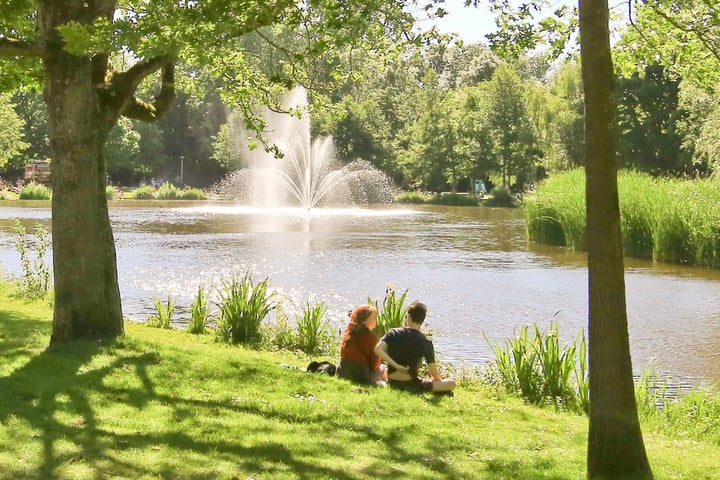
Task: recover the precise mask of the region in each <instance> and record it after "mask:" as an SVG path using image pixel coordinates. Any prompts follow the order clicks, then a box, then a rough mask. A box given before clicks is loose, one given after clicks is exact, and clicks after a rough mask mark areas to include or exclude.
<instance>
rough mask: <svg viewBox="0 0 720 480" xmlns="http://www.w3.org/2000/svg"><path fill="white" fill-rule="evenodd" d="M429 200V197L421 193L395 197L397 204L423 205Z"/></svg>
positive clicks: (405, 193) (404, 193) (402, 194)
mask: <svg viewBox="0 0 720 480" xmlns="http://www.w3.org/2000/svg"><path fill="white" fill-rule="evenodd" d="M427 199H428V196H427V195H425V194H424V193H421V192H403V193H401V194H400V195H398V196H397V197H395V201H396V202H397V203H408V204H422V203H425V202H426V201H427Z"/></svg>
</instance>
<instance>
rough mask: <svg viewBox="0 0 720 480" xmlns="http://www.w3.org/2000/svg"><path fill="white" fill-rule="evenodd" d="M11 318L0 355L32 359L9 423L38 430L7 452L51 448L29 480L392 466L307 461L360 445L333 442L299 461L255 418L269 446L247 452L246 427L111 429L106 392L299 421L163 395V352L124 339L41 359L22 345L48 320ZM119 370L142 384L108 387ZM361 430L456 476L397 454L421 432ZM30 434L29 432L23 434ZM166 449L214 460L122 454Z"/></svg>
mask: <svg viewBox="0 0 720 480" xmlns="http://www.w3.org/2000/svg"><path fill="white" fill-rule="evenodd" d="M3 313H4V312H0V323H2V325H3V327H5V326H6V325H8V326H11V328H10V329H9V331H8V333H9V334H11V335H12V336H13V337H14V338H13V340H12V341H11V340H9V337H7V336H6V337H3V338H0V351H2V353H3V354H5V353H8V352H10V351H12V350H18V351H22V352H21V353H19V354H18V355H24V356H27V357H28V358H29V360H28V361H27V362H26V363H25V364H23V365H22V366H20V367H19V368H17V369H15V370H14V371H13V372H12V373H10V374H9V375H7V376H5V377H0V424H2V425H7V424H8V423H14V422H15V423H16V424H18V425H21V426H20V427H19V428H27V429H29V430H30V431H31V432H33V433H31V434H29V435H27V436H28V438H29V439H32V440H31V441H30V442H27V443H26V444H25V445H24V446H21V445H20V444H14V445H9V446H8V447H10V449H13V448H15V449H16V452H17V453H18V457H19V456H20V455H19V454H20V452H21V451H23V452H28V451H33V445H32V443H35V442H37V444H38V445H40V446H41V451H42V454H41V456H39V459H40V460H39V461H38V463H37V466H36V467H35V470H34V471H31V473H30V475H31V477H28V475H27V473H28V471H27V470H24V474H23V475H22V476H23V477H27V478H32V476H34V477H35V478H55V477H57V476H58V475H59V474H60V472H61V471H62V469H63V468H64V467H65V466H67V465H70V464H73V463H75V462H83V463H84V464H85V465H87V466H88V467H89V468H90V469H91V470H92V471H93V472H94V476H96V477H98V478H101V477H104V476H113V475H121V476H124V477H128V478H138V477H142V476H147V475H150V476H157V475H159V476H161V477H163V478H190V477H191V478H214V476H215V475H216V474H215V473H214V472H215V469H214V468H213V464H214V463H215V462H217V461H224V462H226V463H230V464H233V465H235V466H236V467H237V469H238V470H240V471H242V472H257V473H263V472H264V473H265V474H272V472H273V471H275V472H278V473H282V474H284V475H287V474H288V471H292V472H293V474H294V475H296V477H297V478H304V479H314V478H318V477H326V478H336V479H340V480H343V479H352V478H357V476H358V474H360V475H362V474H363V473H364V474H368V473H370V474H371V475H374V474H375V473H380V471H382V470H388V468H387V467H382V466H380V465H377V464H376V465H368V466H367V468H365V469H362V470H359V471H354V472H353V471H347V470H346V469H344V467H340V466H338V467H336V468H330V467H325V466H321V465H318V464H317V463H318V462H313V461H309V460H305V458H313V456H312V455H308V452H307V448H313V449H315V450H316V451H317V452H318V458H323V457H324V458H329V459H331V460H332V459H333V458H337V456H338V455H346V454H347V455H349V454H350V453H351V450H352V449H351V448H349V447H348V446H346V445H339V444H338V442H337V441H332V442H331V445H330V446H328V445H325V446H323V445H317V446H306V447H305V449H306V451H305V452H302V453H300V454H297V455H296V454H295V453H294V452H293V451H292V450H291V449H289V448H288V447H287V446H286V445H283V444H280V443H278V442H274V441H272V433H273V432H272V431H268V428H267V427H266V428H265V431H262V427H261V425H260V424H261V423H262V422H260V421H259V422H255V425H254V426H253V427H252V428H253V429H255V431H256V432H261V431H262V433H263V435H266V436H267V438H268V440H267V441H266V442H265V443H263V444H260V445H257V444H256V445H253V446H251V447H244V446H242V439H243V437H244V436H245V434H246V433H249V432H241V431H239V432H232V435H231V436H229V438H227V439H224V438H223V439H220V440H217V439H216V440H203V439H200V438H194V437H193V436H191V435H188V434H186V433H184V432H182V431H181V429H179V428H178V429H177V430H173V431H167V430H165V431H152V430H150V429H148V430H145V431H135V432H120V431H119V430H122V427H121V428H117V427H116V426H110V425H103V421H102V420H98V414H97V412H96V411H95V410H94V409H93V407H94V408H98V407H97V406H94V405H93V404H92V403H91V398H92V399H93V401H94V402H97V397H98V396H101V397H104V398H105V399H107V401H109V402H118V403H124V404H126V405H130V406H132V407H134V408H137V409H142V408H143V407H144V406H146V405H147V404H149V403H150V402H153V403H159V404H163V405H168V406H170V407H171V408H172V409H173V416H174V417H175V418H178V419H181V418H183V416H186V415H188V414H190V413H192V410H191V409H190V407H192V408H193V409H200V410H201V412H202V413H207V414H208V415H212V416H216V417H218V418H220V419H221V418H222V417H224V416H225V415H228V414H235V415H237V414H244V415H257V416H259V417H262V418H265V419H266V418H272V417H280V420H282V421H286V422H291V421H293V419H292V418H282V416H283V413H282V412H281V411H279V410H276V406H274V405H270V406H269V407H267V406H263V405H262V404H254V405H237V404H233V403H232V402H231V401H229V400H228V401H218V400H212V399H210V400H198V399H191V398H181V397H178V396H175V395H171V394H163V393H159V392H157V391H156V388H155V385H154V384H153V382H152V380H151V377H150V375H149V370H150V369H151V368H152V366H153V365H156V364H158V363H159V362H160V356H159V354H158V353H156V352H152V351H151V352H148V351H139V350H136V351H133V347H132V346H129V345H127V344H124V340H122V339H120V340H118V341H113V342H102V341H97V340H94V341H90V340H82V341H76V342H72V343H69V344H67V345H63V346H60V347H53V348H48V349H46V350H45V351H43V352H42V353H39V354H37V353H34V352H33V351H31V349H28V348H24V349H23V348H22V345H26V344H27V342H28V339H31V338H32V336H33V335H34V332H35V330H36V329H41V330H42V331H47V329H48V328H49V324H48V322H37V321H33V320H32V319H30V318H22V317H17V316H16V317H13V318H10V317H9V316H8V315H5V316H4V317H3V316H2V314H3ZM21 324H22V325H21ZM16 339H19V340H16ZM101 353H102V354H106V355H113V356H114V357H115V358H114V359H113V360H112V361H111V363H110V364H105V365H103V366H101V367H97V368H95V367H88V366H87V365H88V364H89V363H90V362H91V360H92V359H93V357H94V356H96V355H98V354H101ZM118 370H122V371H124V372H125V373H128V372H130V373H131V374H132V375H134V376H136V377H137V380H138V381H139V386H137V387H133V388H122V389H121V388H117V387H112V386H107V385H105V382H104V379H106V377H108V376H109V375H112V374H114V372H117V371H118ZM188 412H190V413H188ZM316 420H318V421H322V422H323V423H324V424H325V425H324V426H325V427H326V428H331V427H333V423H334V422H333V421H332V420H331V421H328V420H327V419H324V420H320V419H319V418H317V419H316ZM295 421H297V419H295ZM23 425H27V427H24V426H23ZM359 427H360V428H359V429H358V430H357V433H358V434H360V435H363V436H368V437H370V438H373V439H375V440H377V441H379V442H382V443H384V444H385V445H386V446H388V449H387V450H388V451H389V452H392V458H393V461H397V462H418V463H420V464H425V465H427V466H429V468H430V469H431V470H432V471H434V472H436V473H437V474H440V475H443V476H452V475H453V469H452V467H451V466H450V465H448V464H447V463H446V462H444V461H442V460H439V459H436V460H434V461H431V462H429V461H428V460H429V459H427V458H423V457H421V456H420V455H418V454H416V453H414V452H407V451H404V450H402V449H400V448H398V447H399V442H398V440H399V438H401V437H402V435H405V434H408V435H412V434H413V433H412V432H394V433H392V434H388V435H386V436H382V435H378V434H377V433H376V432H374V431H373V430H372V429H371V428H369V427H365V426H359ZM23 436H24V435H21V438H22V437H23ZM68 444H70V447H68ZM159 446H163V447H165V448H167V449H171V450H174V451H175V452H180V453H181V454H180V455H177V456H176V457H177V458H181V457H182V455H183V452H185V453H187V455H188V456H190V455H195V456H197V455H200V456H205V455H207V457H205V458H204V459H203V460H206V461H203V462H202V463H203V466H200V465H198V464H197V463H192V464H189V463H188V465H189V466H191V467H193V471H192V472H185V471H183V470H182V469H183V466H182V465H177V464H170V463H165V462H163V460H164V459H163V458H159V459H158V460H157V461H156V462H155V463H154V464H153V465H151V466H144V464H143V463H141V462H132V463H130V462H127V460H124V459H122V458H121V455H118V452H119V451H121V450H126V449H133V450H138V451H142V452H147V451H152V450H155V449H157V448H158V447H159ZM345 450H347V451H345ZM298 457H303V458H298ZM29 463H30V464H32V462H29ZM373 463H374V462H373ZM428 463H430V464H429V465H428ZM160 464H163V466H160ZM196 467H199V468H196ZM363 470H365V471H364V472H363ZM389 470H394V469H392V468H391V469H389ZM18 473H19V472H18ZM388 473H393V472H392V471H389V472H388ZM8 474H10V475H12V469H11V468H10V469H9V470H8V469H6V471H5V472H4V473H3V474H0V477H3V475H8Z"/></svg>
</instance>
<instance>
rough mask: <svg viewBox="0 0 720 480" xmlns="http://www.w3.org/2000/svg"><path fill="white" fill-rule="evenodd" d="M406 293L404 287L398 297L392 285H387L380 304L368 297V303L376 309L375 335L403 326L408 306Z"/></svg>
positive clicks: (381, 334)
mask: <svg viewBox="0 0 720 480" xmlns="http://www.w3.org/2000/svg"><path fill="white" fill-rule="evenodd" d="M407 293H408V291H407V289H406V290H405V291H404V292H403V293H402V295H400V297H399V298H398V297H397V294H396V293H395V289H393V288H392V286H388V287H387V289H386V290H385V298H384V299H383V302H382V305H379V304H378V302H377V301H375V300H373V299H371V298H368V303H369V304H371V305H374V306H375V308H377V309H378V319H377V327H375V333H376V334H377V335H379V336H381V337H382V336H383V335H385V333H386V332H387V331H388V330H390V329H392V328H397V327H402V326H403V322H404V320H405V315H406V314H407V310H408V307H407V306H406V305H405V300H406V299H407Z"/></svg>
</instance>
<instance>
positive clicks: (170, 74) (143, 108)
mask: <svg viewBox="0 0 720 480" xmlns="http://www.w3.org/2000/svg"><path fill="white" fill-rule="evenodd" d="M97 60H98V64H102V63H103V60H104V61H105V63H106V60H107V59H106V58H104V59H103V58H98V59H97ZM106 65H107V63H106ZM107 70H108V71H107V74H106V77H105V80H104V81H103V82H102V83H100V84H98V89H99V91H100V93H101V94H102V97H103V99H104V101H105V102H106V105H107V106H109V107H110V108H112V109H113V110H114V111H115V112H116V113H117V114H119V115H123V116H125V117H128V118H132V119H135V120H143V121H146V122H153V121H155V120H158V119H159V118H160V117H161V116H162V115H163V114H164V113H165V112H166V111H167V110H168V109H169V108H170V104H171V103H172V99H173V97H175V57H174V56H169V55H167V56H161V57H155V58H152V59H150V60H148V61H146V62H139V63H137V64H135V65H133V66H132V67H130V68H129V69H128V70H126V71H124V72H119V73H115V72H113V71H112V66H110V65H107ZM158 70H162V77H161V85H160V92H158V94H157V95H156V96H155V98H154V99H153V101H152V102H146V101H145V100H142V99H141V98H139V97H137V96H135V93H136V92H137V89H138V87H139V86H140V84H141V83H142V81H143V80H144V79H145V78H147V77H148V76H149V75H151V74H153V73H155V72H156V71H158Z"/></svg>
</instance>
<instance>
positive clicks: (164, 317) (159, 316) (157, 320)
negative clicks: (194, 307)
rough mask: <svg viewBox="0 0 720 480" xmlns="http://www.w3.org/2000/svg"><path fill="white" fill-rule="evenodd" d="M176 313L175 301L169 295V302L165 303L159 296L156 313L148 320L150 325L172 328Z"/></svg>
mask: <svg viewBox="0 0 720 480" xmlns="http://www.w3.org/2000/svg"><path fill="white" fill-rule="evenodd" d="M174 313H175V301H174V300H173V299H172V298H170V297H168V299H167V303H166V304H163V303H162V301H161V300H160V299H159V298H156V299H155V314H153V315H151V316H150V318H148V320H147V325H148V326H150V327H156V328H164V329H172V328H173V325H172V317H173V314H174Z"/></svg>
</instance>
